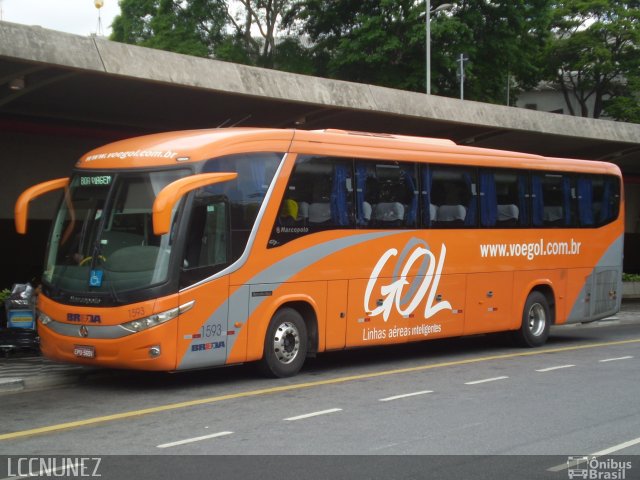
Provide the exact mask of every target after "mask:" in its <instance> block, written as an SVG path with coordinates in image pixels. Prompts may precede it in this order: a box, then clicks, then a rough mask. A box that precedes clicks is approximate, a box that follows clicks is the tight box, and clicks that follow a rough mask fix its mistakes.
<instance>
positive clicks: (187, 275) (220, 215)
mask: <svg viewBox="0 0 640 480" xmlns="http://www.w3.org/2000/svg"><path fill="white" fill-rule="evenodd" d="M230 257H231V243H230V242H229V203H228V201H227V200H226V199H225V198H223V197H221V196H219V195H208V194H207V193H206V191H205V190H204V189H200V190H197V191H196V196H195V198H194V200H193V207H192V209H191V216H190V218H189V226H188V229H187V236H186V240H185V254H184V258H183V261H182V276H181V283H182V284H183V285H186V284H190V283H193V282H196V281H198V280H201V279H203V278H206V277H208V276H210V275H213V274H214V273H216V272H219V271H220V270H222V269H223V268H224V267H226V266H227V265H228V264H229V263H230V262H229V260H230Z"/></svg>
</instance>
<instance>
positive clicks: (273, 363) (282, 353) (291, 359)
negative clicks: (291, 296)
mask: <svg viewBox="0 0 640 480" xmlns="http://www.w3.org/2000/svg"><path fill="white" fill-rule="evenodd" d="M307 338H308V337H307V326H306V324H305V323H304V319H303V318H302V316H301V315H300V313H298V311H297V310H294V309H293V308H287V307H285V308H281V309H280V310H278V311H277V312H276V314H275V315H274V316H273V318H272V319H271V322H269V328H267V335H266V337H265V340H264V355H263V357H262V360H261V362H260V367H261V370H262V372H263V373H264V374H265V375H267V376H270V377H278V378H283V377H291V376H293V375H295V374H296V373H298V372H299V371H300V369H301V368H302V364H303V363H304V360H305V358H306V356H307V348H308V340H307Z"/></svg>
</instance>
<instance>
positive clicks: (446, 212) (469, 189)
mask: <svg viewBox="0 0 640 480" xmlns="http://www.w3.org/2000/svg"><path fill="white" fill-rule="evenodd" d="M426 168H427V169H428V170H429V171H428V172H427V174H426V180H427V181H426V182H424V181H423V186H422V189H423V191H426V192H429V193H428V196H429V199H428V201H429V205H428V210H429V217H430V218H429V219H430V221H431V226H432V227H435V228H459V227H465V226H467V227H472V226H476V224H477V210H478V197H477V184H476V176H475V171H474V170H473V169H471V168H460V167H448V166H437V165H436V166H431V165H430V166H429V167H426ZM423 170H424V167H423ZM423 179H425V174H424V172H423ZM423 197H424V194H423ZM423 203H426V202H424V200H423ZM426 209H427V206H426V205H425V207H424V210H426ZM424 215H426V213H425V214H423V217H424ZM423 220H424V218H423Z"/></svg>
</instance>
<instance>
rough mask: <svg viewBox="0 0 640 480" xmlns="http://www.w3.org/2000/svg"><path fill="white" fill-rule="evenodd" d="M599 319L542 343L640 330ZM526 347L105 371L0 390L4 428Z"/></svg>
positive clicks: (465, 342) (624, 335)
mask: <svg viewBox="0 0 640 480" xmlns="http://www.w3.org/2000/svg"><path fill="white" fill-rule="evenodd" d="M598 324H601V325H603V326H602V327H596V326H594V327H591V326H590V325H589V326H579V327H569V326H567V327H564V326H563V327H554V329H553V333H552V336H551V338H550V339H549V342H548V345H547V346H546V347H544V348H555V347H565V346H574V345H581V344H583V343H588V342H590V341H616V340H625V339H629V338H633V337H634V335H638V334H639V333H640V319H639V318H638V314H637V312H633V313H632V314H630V315H629V318H628V319H627V320H625V321H622V322H621V321H618V320H617V321H613V322H598ZM592 325H596V324H592ZM526 351H527V350H526V349H520V348H514V347H513V346H512V345H511V343H510V342H509V341H508V340H507V339H506V335H503V334H497V335H485V336H475V337H463V338H456V339H445V340H435V341H427V342H421V343H414V344H407V345H398V346H388V347H373V348H366V349H360V350H351V351H345V352H330V353H327V354H323V355H320V356H319V357H318V358H317V359H309V360H308V361H307V365H306V366H305V368H304V369H303V371H302V372H301V373H300V374H299V375H298V376H297V377H294V378H290V379H281V380H273V379H264V378H262V377H261V376H260V375H259V374H257V373H256V371H255V368H254V366H253V365H245V366H238V367H227V368H220V369H209V370H200V371H194V372H181V373H176V374H166V373H154V372H125V371H107V372H105V374H104V375H102V376H96V377H92V378H90V379H87V380H86V381H85V382H84V383H83V384H81V385H77V386H73V387H67V388H63V389H52V390H49V391H48V393H47V394H45V395H43V394H42V392H38V391H34V392H24V393H20V394H18V395H5V396H3V397H2V402H3V410H4V411H5V412H9V413H10V414H9V415H8V416H5V418H4V419H3V420H4V421H3V422H2V424H1V425H0V434H1V433H6V432H13V431H17V430H24V429H28V428H35V427H39V426H43V425H50V424H54V423H61V422H70V421H75V420H78V419H85V418H92V417H95V416H96V406H98V409H99V412H100V415H109V414H114V413H119V412H123V411H128V410H132V409H143V408H149V407H154V406H157V405H165V404H169V403H174V402H182V401H185V400H189V399H194V398H203V397H209V396H215V395H223V394H234V393H239V392H243V391H250V390H256V389H262V388H270V387H272V386H281V385H294V384H298V383H304V382H309V381H318V380H326V379H332V378H338V377H341V376H349V375H360V374H369V373H372V372H376V371H379V370H391V369H397V368H411V367H414V366H416V365H422V364H425V363H431V362H447V361H459V360H464V359H471V358H475V357H477V356H486V355H494V354H499V355H502V354H510V353H519V352H526Z"/></svg>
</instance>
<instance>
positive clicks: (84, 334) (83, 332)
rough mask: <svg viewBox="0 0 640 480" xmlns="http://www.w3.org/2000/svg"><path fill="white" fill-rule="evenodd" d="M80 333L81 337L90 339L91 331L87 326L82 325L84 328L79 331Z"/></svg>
mask: <svg viewBox="0 0 640 480" xmlns="http://www.w3.org/2000/svg"><path fill="white" fill-rule="evenodd" d="M79 333H80V336H81V337H85V338H86V337H88V336H89V329H88V328H87V327H86V326H84V325H82V326H81V327H80V331H79Z"/></svg>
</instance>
